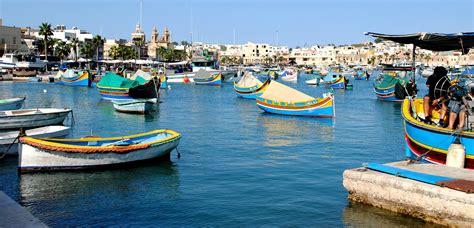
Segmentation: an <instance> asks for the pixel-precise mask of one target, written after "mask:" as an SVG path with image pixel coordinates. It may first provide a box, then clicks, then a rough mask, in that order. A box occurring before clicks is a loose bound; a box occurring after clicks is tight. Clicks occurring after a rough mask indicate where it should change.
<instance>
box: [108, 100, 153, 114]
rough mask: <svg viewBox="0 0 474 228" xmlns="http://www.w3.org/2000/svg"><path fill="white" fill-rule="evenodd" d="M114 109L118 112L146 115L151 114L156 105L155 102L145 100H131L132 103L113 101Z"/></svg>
mask: <svg viewBox="0 0 474 228" xmlns="http://www.w3.org/2000/svg"><path fill="white" fill-rule="evenodd" d="M113 104H114V108H115V110H117V111H118V112H125V113H134V114H145V113H147V112H150V111H151V110H152V109H153V107H154V106H155V104H156V99H155V101H150V100H144V101H138V100H130V101H125V102H124V101H113Z"/></svg>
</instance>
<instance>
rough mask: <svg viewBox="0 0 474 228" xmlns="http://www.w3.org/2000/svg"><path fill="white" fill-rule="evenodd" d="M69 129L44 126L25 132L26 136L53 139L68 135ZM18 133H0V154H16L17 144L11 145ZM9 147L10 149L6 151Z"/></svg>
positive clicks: (57, 126)
mask: <svg viewBox="0 0 474 228" xmlns="http://www.w3.org/2000/svg"><path fill="white" fill-rule="evenodd" d="M69 132H70V127H66V126H59V125H56V126H46V127H39V128H33V129H29V130H26V135H28V136H32V137H36V138H55V137H62V136H65V135H68V134H69ZM18 134H19V131H8V132H2V133H0V154H1V153H5V154H9V155H13V154H17V153H18V142H15V144H14V145H11V144H12V143H13V142H14V141H15V139H16V138H17V137H18ZM8 147H10V149H8ZM7 150H8V151H7Z"/></svg>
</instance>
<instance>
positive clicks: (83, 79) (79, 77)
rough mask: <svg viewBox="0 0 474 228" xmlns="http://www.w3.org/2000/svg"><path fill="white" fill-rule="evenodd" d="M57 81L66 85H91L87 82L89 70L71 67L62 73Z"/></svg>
mask: <svg viewBox="0 0 474 228" xmlns="http://www.w3.org/2000/svg"><path fill="white" fill-rule="evenodd" d="M57 83H58V84H61V85H68V86H92V84H91V83H90V82H89V72H87V71H75V70H71V69H70V70H67V71H66V72H65V73H63V74H62V75H61V76H60V78H59V81H58V82H57Z"/></svg>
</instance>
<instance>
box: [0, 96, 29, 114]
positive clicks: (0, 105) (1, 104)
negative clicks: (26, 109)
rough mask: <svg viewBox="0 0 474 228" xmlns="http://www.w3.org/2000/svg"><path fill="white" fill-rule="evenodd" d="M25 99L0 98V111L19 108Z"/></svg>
mask: <svg viewBox="0 0 474 228" xmlns="http://www.w3.org/2000/svg"><path fill="white" fill-rule="evenodd" d="M25 99H26V97H15V98H9V99H0V111H5V110H18V109H21V108H22V107H23V105H24V104H25Z"/></svg>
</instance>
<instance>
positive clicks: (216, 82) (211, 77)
mask: <svg viewBox="0 0 474 228" xmlns="http://www.w3.org/2000/svg"><path fill="white" fill-rule="evenodd" d="M199 73H200V72H198V73H197V74H196V76H194V83H195V84H196V85H210V86H221V85H222V74H221V73H207V72H205V73H207V75H208V76H207V77H200V75H199Z"/></svg>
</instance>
